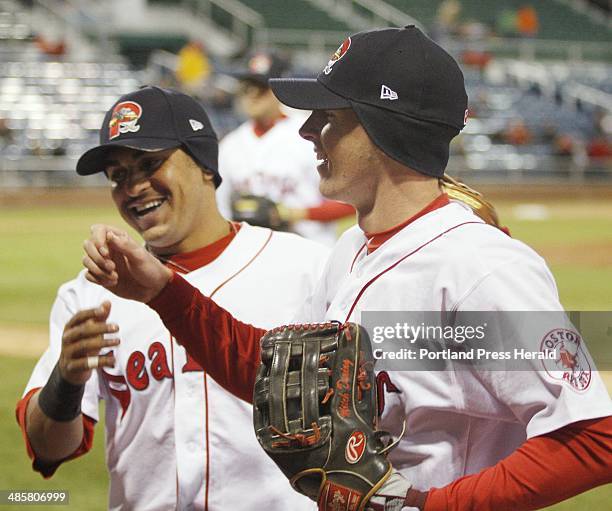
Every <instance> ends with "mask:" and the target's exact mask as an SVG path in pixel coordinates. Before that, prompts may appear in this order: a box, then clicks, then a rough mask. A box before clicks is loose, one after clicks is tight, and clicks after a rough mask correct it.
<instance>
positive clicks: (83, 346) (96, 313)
mask: <svg viewBox="0 0 612 511" xmlns="http://www.w3.org/2000/svg"><path fill="white" fill-rule="evenodd" d="M110 309H111V304H110V302H104V303H102V305H100V306H99V307H97V308H95V309H86V310H82V311H79V312H77V313H76V314H75V315H74V316H72V318H70V321H68V323H66V326H65V327H64V333H63V335H62V351H61V353H60V358H59V370H60V374H61V375H62V378H64V379H65V380H66V381H68V382H69V383H72V384H73V385H82V384H84V383H85V382H86V381H87V380H89V378H90V376H91V372H92V370H93V369H96V368H98V367H113V366H114V365H115V357H114V356H113V355H112V353H107V354H104V355H100V350H101V349H103V348H110V347H113V346H117V345H118V344H119V339H117V338H108V339H105V338H104V335H105V334H115V333H117V332H118V331H119V327H118V326H117V325H115V324H112V323H108V322H107V321H106V320H107V319H108V315H109V313H110Z"/></svg>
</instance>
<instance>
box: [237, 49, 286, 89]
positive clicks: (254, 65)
mask: <svg viewBox="0 0 612 511" xmlns="http://www.w3.org/2000/svg"><path fill="white" fill-rule="evenodd" d="M288 69H289V61H288V60H287V59H286V58H284V57H283V56H282V55H280V54H279V53H277V52H274V51H266V50H258V51H255V52H252V53H250V54H249V55H248V57H247V59H246V62H245V66H244V68H242V69H241V70H240V71H238V72H237V73H234V76H235V77H236V78H237V79H239V80H245V81H249V82H254V83H257V84H260V85H262V86H264V87H268V80H269V79H270V78H280V77H281V76H283V75H284V74H285V73H286V72H287V70H288Z"/></svg>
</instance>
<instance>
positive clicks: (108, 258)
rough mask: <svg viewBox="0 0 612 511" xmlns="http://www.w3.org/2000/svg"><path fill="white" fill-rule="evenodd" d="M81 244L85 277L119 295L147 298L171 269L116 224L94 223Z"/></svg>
mask: <svg viewBox="0 0 612 511" xmlns="http://www.w3.org/2000/svg"><path fill="white" fill-rule="evenodd" d="M83 248H84V249H85V254H86V255H85V257H84V258H83V265H84V266H85V268H87V273H86V275H85V278H86V279H87V280H89V281H90V282H94V283H96V284H99V285H101V286H103V287H105V288H106V289H108V290H109V291H111V292H113V293H115V294H116V295H117V296H121V297H122V298H128V299H130V300H137V301H139V302H143V303H146V302H149V301H150V300H152V299H153V298H155V297H156V296H157V295H158V294H159V292H160V291H161V290H162V289H163V288H164V286H165V285H166V284H167V283H168V281H169V280H170V278H171V277H172V271H171V270H169V269H168V268H166V267H165V266H164V265H163V264H162V263H161V262H159V261H158V260H157V259H156V258H155V257H154V256H153V255H151V254H150V253H149V252H147V251H146V250H145V248H144V247H143V246H141V245H139V244H138V243H136V242H135V241H134V240H133V239H132V238H130V237H129V236H128V234H127V233H126V232H125V231H122V230H120V229H117V228H115V227H110V226H108V225H102V224H96V225H93V226H92V227H91V236H90V238H89V239H88V240H86V241H85V243H84V245H83Z"/></svg>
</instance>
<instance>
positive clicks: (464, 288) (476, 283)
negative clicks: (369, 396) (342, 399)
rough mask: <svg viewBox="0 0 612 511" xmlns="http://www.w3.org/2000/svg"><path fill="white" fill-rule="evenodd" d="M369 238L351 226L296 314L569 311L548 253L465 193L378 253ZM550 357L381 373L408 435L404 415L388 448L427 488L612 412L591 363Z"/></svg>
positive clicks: (390, 426) (312, 317) (386, 418)
mask: <svg viewBox="0 0 612 511" xmlns="http://www.w3.org/2000/svg"><path fill="white" fill-rule="evenodd" d="M365 241H366V239H365V237H364V234H363V232H362V231H361V230H360V229H359V228H358V227H354V228H351V229H350V230H349V231H347V232H346V233H345V234H344V235H343V236H342V237H341V239H340V240H339V241H338V243H337V245H336V246H335V248H334V250H333V252H332V255H331V258H330V260H329V261H328V264H327V266H326V270H325V271H324V276H323V279H322V281H321V283H320V284H319V285H318V286H317V290H316V292H315V295H314V296H313V297H311V299H310V300H308V302H307V303H306V304H305V306H304V308H303V310H302V312H301V314H299V315H298V317H297V322H319V321H324V320H338V321H341V322H344V321H347V320H350V321H356V322H360V318H361V315H362V313H363V312H364V311H449V312H452V311H561V310H562V307H561V305H560V303H559V300H558V294H557V289H556V285H555V282H554V280H553V277H552V275H551V273H550V271H549V270H548V268H547V267H546V264H545V262H544V261H543V260H542V259H541V258H540V257H539V256H538V255H537V254H536V253H535V252H533V251H532V250H531V249H530V248H529V247H527V246H526V245H525V244H523V243H521V242H520V241H517V240H514V239H512V238H510V237H508V236H506V235H505V234H503V233H502V232H501V231H499V230H498V229H496V228H494V227H491V226H489V225H487V224H485V223H483V222H482V220H480V219H479V218H478V217H477V216H475V215H474V214H473V213H472V211H471V210H470V209H469V208H468V207H467V206H465V205H463V204H460V203H456V202H450V204H448V205H446V206H443V207H441V208H439V209H435V210H434V211H432V212H430V213H428V214H426V215H424V216H422V217H420V218H418V219H417V220H415V221H414V222H413V223H410V224H408V225H407V226H406V227H404V228H403V229H402V230H400V231H399V232H398V233H397V234H395V235H394V236H393V237H391V238H390V239H388V240H387V241H385V242H384V243H383V244H382V245H381V246H380V247H378V248H377V249H376V250H375V251H373V252H372V253H370V254H367V251H366V249H365V247H364V245H365ZM560 316H563V315H560ZM549 326H550V327H552V328H553V330H550V331H554V328H555V326H557V327H564V326H565V325H549ZM516 328H517V330H516V333H517V335H518V337H519V338H520V330H521V325H516ZM550 331H548V333H550ZM546 335H547V331H544V330H543V331H542V332H541V337H540V339H543V338H544V337H545V336H546ZM540 339H538V341H539V340H540ZM538 346H539V343H538ZM589 358H590V357H589ZM451 363H452V362H451ZM529 363H530V362H527V364H529ZM589 363H592V361H590V362H589ZM540 364H541V361H540V360H534V361H533V365H532V366H531V367H533V370H521V371H507V372H506V371H488V372H485V371H480V372H477V371H475V370H473V368H472V369H470V370H461V371H458V370H445V371H391V372H388V373H385V374H383V373H379V374H378V377H379V388H380V387H382V386H383V384H384V386H385V387H386V388H387V390H389V389H391V390H393V387H392V385H394V386H395V388H396V391H393V392H386V393H385V396H384V398H385V408H384V412H383V416H382V422H381V428H382V429H383V430H387V431H390V432H392V433H393V434H395V435H396V436H399V435H400V434H401V429H402V423H403V421H406V432H405V434H404V435H403V436H402V438H401V441H400V442H399V445H398V446H397V447H396V448H395V449H394V450H393V451H392V453H391V454H390V457H389V459H390V460H391V461H392V463H393V465H394V467H395V468H396V469H398V470H400V472H402V473H403V474H404V475H405V476H406V477H407V478H408V480H409V481H411V482H413V483H414V485H415V488H417V489H421V490H427V489H429V488H431V487H440V486H444V485H446V484H449V483H450V482H452V481H454V480H456V479H457V478H459V477H461V476H463V475H467V474H471V473H475V472H477V471H479V470H481V469H482V468H484V467H488V466H492V465H494V464H495V463H497V462H498V461H500V460H501V459H502V458H504V457H506V456H507V455H509V454H510V453H512V452H513V451H514V450H516V448H517V447H519V446H520V444H522V443H523V442H524V441H525V440H526V439H527V438H531V437H534V436H537V435H541V434H545V433H548V432H551V431H554V430H556V429H559V428H561V427H563V426H565V425H567V424H569V423H572V422H576V421H580V420H585V419H592V418H597V417H604V416H607V415H610V414H612V405H611V402H610V398H609V396H608V393H607V390H606V388H605V386H604V384H603V383H602V380H601V378H600V377H599V374H598V373H597V372H596V371H595V370H592V368H593V366H592V365H591V366H590V367H589V366H588V365H583V367H577V368H576V371H580V372H581V373H580V374H579V375H578V378H576V379H571V378H570V379H567V378H564V375H563V373H562V374H555V373H551V374H549V373H547V372H546V371H545V370H543V369H544V368H543V367H542V365H540ZM521 367H523V366H521ZM527 367H529V366H527ZM451 369H452V367H451ZM381 376H383V378H381ZM381 380H382V381H381ZM391 384H392V385H391Z"/></svg>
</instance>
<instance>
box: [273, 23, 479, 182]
mask: <svg viewBox="0 0 612 511" xmlns="http://www.w3.org/2000/svg"><path fill="white" fill-rule="evenodd" d="M270 86H271V88H272V90H273V92H274V94H275V95H276V96H277V97H278V99H279V100H280V101H281V102H283V103H284V104H286V105H288V106H290V107H293V108H297V109H302V110H334V109H343V108H351V109H353V111H354V112H355V113H356V115H357V117H358V118H359V121H360V122H361V124H362V125H363V127H364V129H365V130H366V132H367V133H368V135H369V137H370V139H371V140H372V141H373V142H374V143H375V144H376V145H377V146H378V147H379V148H380V149H381V150H382V151H383V152H385V153H386V154H387V155H388V156H390V157H391V158H393V159H395V160H397V161H399V162H400V163H403V164H404V165H407V166H409V167H411V168H413V169H414V170H416V171H418V172H421V173H423V174H427V175H431V176H442V175H443V174H444V169H445V168H446V165H447V163H448V156H449V144H450V141H451V140H452V139H453V138H454V137H455V136H456V135H457V134H458V133H459V131H461V129H462V128H463V127H464V126H465V122H466V120H467V94H466V91H465V85H464V80H463V73H462V72H461V70H460V69H459V66H458V64H457V62H456V61H455V60H454V59H453V57H451V56H450V55H449V54H448V53H447V52H446V51H445V50H444V49H442V48H441V47H440V46H438V45H437V44H436V43H434V42H433V41H432V40H431V39H429V38H428V37H427V36H426V35H425V34H423V32H421V31H420V30H419V29H418V28H417V27H415V26H414V25H409V26H407V27H404V28H385V29H378V30H368V31H365V32H359V33H357V34H354V35H352V36H350V37H348V38H347V39H345V41H344V42H343V43H342V44H341V45H340V47H339V48H338V50H336V52H335V53H334V54H333V55H332V57H331V58H330V60H329V61H328V63H327V65H326V66H325V67H324V68H323V70H322V71H321V72H320V73H319V75H318V76H317V78H306V79H297V78H281V79H271V80H270Z"/></svg>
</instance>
